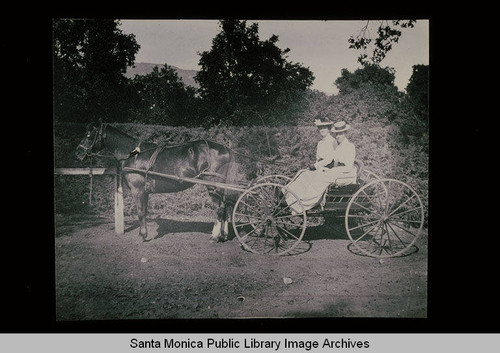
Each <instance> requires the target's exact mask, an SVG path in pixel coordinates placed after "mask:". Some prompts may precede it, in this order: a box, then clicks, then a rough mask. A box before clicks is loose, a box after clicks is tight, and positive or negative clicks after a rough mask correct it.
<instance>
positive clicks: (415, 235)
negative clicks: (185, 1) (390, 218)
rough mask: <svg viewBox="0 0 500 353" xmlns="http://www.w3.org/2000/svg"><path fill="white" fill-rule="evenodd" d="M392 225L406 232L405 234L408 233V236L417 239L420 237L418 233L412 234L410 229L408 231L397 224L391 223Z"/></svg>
mask: <svg viewBox="0 0 500 353" xmlns="http://www.w3.org/2000/svg"><path fill="white" fill-rule="evenodd" d="M390 223H391V224H392V225H394V226H396V227H398V228H400V229H401V230H404V231H405V232H407V233H408V234H410V235H412V236H413V237H415V238H416V237H417V236H418V233H417V234H414V233H412V232H410V231H409V230H408V229H406V228H405V227H402V226H400V225H399V224H397V223H393V222H390Z"/></svg>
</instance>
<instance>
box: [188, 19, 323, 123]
mask: <svg viewBox="0 0 500 353" xmlns="http://www.w3.org/2000/svg"><path fill="white" fill-rule="evenodd" d="M220 26H221V28H222V31H221V32H220V33H219V34H218V35H217V36H216V37H215V38H214V39H213V41H212V48H211V50H210V51H205V52H202V53H201V54H200V61H199V64H200V66H201V70H200V71H199V72H198V74H197V75H196V77H195V80H196V81H197V82H198V83H199V84H200V89H199V94H200V96H201V97H202V98H203V99H204V100H205V101H206V103H207V104H208V105H210V106H211V107H212V109H213V112H212V114H211V116H210V123H211V124H212V125H217V124H219V123H221V122H222V123H226V124H234V125H255V124H260V123H261V122H260V121H259V120H260V119H264V120H266V122H267V123H269V124H272V125H274V124H276V123H278V122H280V121H283V120H288V121H289V122H290V119H291V122H292V123H293V119H295V118H296V117H297V113H298V111H299V110H300V108H301V105H300V104H298V102H300V101H301V98H302V97H303V94H304V91H305V90H306V88H307V87H309V86H310V85H311V84H312V81H313V79H314V77H313V75H312V73H311V71H310V70H309V69H307V68H304V67H302V66H301V65H300V64H295V63H291V62H288V61H287V57H286V54H287V53H288V52H289V51H290V49H284V50H282V49H280V48H278V47H277V46H276V43H277V42H278V36H276V35H273V36H271V38H269V39H268V40H265V41H261V40H260V39H259V35H258V25H257V24H256V23H253V24H252V25H250V26H248V27H247V25H246V21H237V20H224V21H221V22H220ZM255 120H257V121H255Z"/></svg>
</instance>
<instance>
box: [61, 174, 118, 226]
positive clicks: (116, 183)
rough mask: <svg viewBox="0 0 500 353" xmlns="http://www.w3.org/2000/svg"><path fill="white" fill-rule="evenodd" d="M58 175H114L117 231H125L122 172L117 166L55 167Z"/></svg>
mask: <svg viewBox="0 0 500 353" xmlns="http://www.w3.org/2000/svg"><path fill="white" fill-rule="evenodd" d="M54 174H56V175H92V176H94V175H114V179H115V192H114V194H115V232H116V233H117V234H123V233H124V232H125V220H124V216H123V187H122V177H121V174H119V173H117V172H116V169H115V168H92V169H91V168H55V169H54Z"/></svg>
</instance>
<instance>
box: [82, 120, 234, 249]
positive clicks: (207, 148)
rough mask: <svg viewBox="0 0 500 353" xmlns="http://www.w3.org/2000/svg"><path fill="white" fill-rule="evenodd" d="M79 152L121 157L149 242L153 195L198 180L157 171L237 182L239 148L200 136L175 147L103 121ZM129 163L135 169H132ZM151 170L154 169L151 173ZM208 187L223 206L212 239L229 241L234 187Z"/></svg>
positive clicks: (91, 129) (124, 176) (119, 165)
mask: <svg viewBox="0 0 500 353" xmlns="http://www.w3.org/2000/svg"><path fill="white" fill-rule="evenodd" d="M75 154H76V157H77V158H78V159H79V160H83V159H84V158H85V157H93V156H98V157H110V158H111V159H114V160H115V163H116V167H117V168H118V169H117V170H118V173H121V174H122V179H123V180H125V183H126V185H127V186H128V188H129V189H130V192H131V195H132V196H133V199H134V201H135V204H136V208H137V214H138V218H139V235H140V236H142V238H143V240H144V241H147V238H148V231H147V225H146V216H147V209H148V197H149V194H150V193H173V192H178V191H182V190H185V189H187V188H189V187H192V186H193V185H195V183H192V182H186V181H183V180H182V179H177V180H175V178H173V179H171V178H165V177H161V176H158V174H156V173H161V174H167V175H171V176H174V177H179V178H183V177H188V178H197V179H203V180H208V181H214V182H219V183H220V182H223V183H234V182H235V177H236V169H235V168H236V163H235V158H234V153H233V151H232V150H231V149H230V148H228V147H226V146H224V145H221V144H219V143H217V142H213V141H209V140H196V141H191V142H187V143H184V144H180V145H175V146H168V145H163V146H159V145H157V144H154V143H149V142H141V141H140V140H138V139H136V138H134V137H132V136H130V135H128V134H126V133H124V132H122V131H120V130H118V129H117V128H115V127H113V126H110V125H109V124H106V123H100V125H99V126H96V124H92V123H91V124H89V125H88V126H87V129H86V135H85V137H84V138H83V139H82V141H81V142H80V144H79V145H78V147H77V148H76V152H75ZM128 168H132V169H134V170H132V171H130V170H127V169H128ZM124 169H125V170H124ZM138 169H139V170H140V172H139V171H138ZM150 172H153V173H152V174H148V173H150ZM207 189H208V192H209V195H210V196H211V198H212V200H213V201H214V202H215V203H216V204H217V205H218V209H217V218H216V220H215V222H214V227H213V230H212V239H214V240H216V241H225V240H227V237H228V229H229V226H228V223H229V222H230V218H231V212H232V210H231V208H232V206H234V201H235V200H234V198H235V194H234V191H233V192H231V191H230V190H228V189H223V188H221V187H215V186H211V185H209V186H207Z"/></svg>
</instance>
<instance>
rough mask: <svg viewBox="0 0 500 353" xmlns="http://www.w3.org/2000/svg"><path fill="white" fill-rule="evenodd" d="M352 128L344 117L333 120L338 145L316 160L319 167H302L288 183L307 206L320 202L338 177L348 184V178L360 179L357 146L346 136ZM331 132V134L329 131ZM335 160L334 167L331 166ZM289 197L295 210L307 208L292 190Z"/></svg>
mask: <svg viewBox="0 0 500 353" xmlns="http://www.w3.org/2000/svg"><path fill="white" fill-rule="evenodd" d="M316 125H318V124H316ZM318 127H319V126H318ZM350 128H351V126H350V125H349V124H346V123H345V122H344V121H339V122H337V123H335V124H333V128H332V130H331V131H332V132H333V133H334V135H335V138H336V142H337V143H338V145H337V146H335V148H333V150H332V151H330V152H329V153H328V154H325V155H323V157H322V159H321V160H320V161H317V162H316V163H315V164H314V167H315V170H301V171H299V172H298V173H297V175H296V176H295V178H294V179H293V180H292V181H291V182H290V183H289V184H288V185H287V188H288V189H289V190H290V191H292V192H293V193H294V194H295V195H297V197H298V198H299V199H300V200H301V201H302V205H303V206H304V209H305V210H308V209H311V208H313V207H314V206H316V205H317V204H319V202H320V201H321V199H322V196H323V194H324V192H325V191H326V189H327V188H328V186H329V185H330V184H332V183H335V182H337V181H338V182H339V184H341V185H345V184H346V181H347V183H348V182H350V181H352V180H355V179H356V167H355V166H354V160H355V159H356V149H355V147H354V145H353V144H352V143H351V142H349V140H348V139H347V137H346V136H345V132H346V131H347V130H349V129H350ZM328 136H330V134H329V133H328ZM324 139H325V137H324ZM322 141H323V140H322ZM322 141H320V143H321V142H322ZM333 145H334V144H332V146H333ZM318 150H319V143H318ZM332 161H333V162H334V163H333V168H328V167H329V164H330V163H331V162H332ZM285 200H286V202H287V204H288V205H289V206H290V209H292V211H294V212H302V211H303V210H302V209H301V208H300V206H299V205H298V203H296V202H295V198H294V197H293V196H292V195H291V194H290V193H288V194H287V193H286V192H285Z"/></svg>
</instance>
